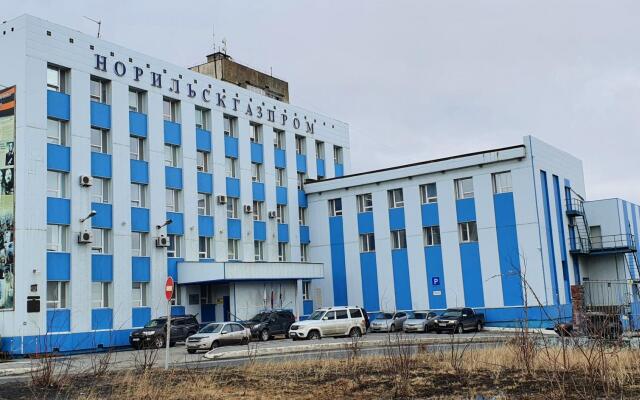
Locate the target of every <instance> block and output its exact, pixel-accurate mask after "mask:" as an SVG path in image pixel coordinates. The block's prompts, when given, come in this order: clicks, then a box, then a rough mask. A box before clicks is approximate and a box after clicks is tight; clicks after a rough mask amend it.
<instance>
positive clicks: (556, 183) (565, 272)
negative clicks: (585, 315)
mask: <svg viewBox="0 0 640 400" xmlns="http://www.w3.org/2000/svg"><path fill="white" fill-rule="evenodd" d="M553 195H554V198H555V201H556V221H557V224H558V238H559V240H560V253H561V254H560V258H561V260H562V282H563V283H564V291H565V292H564V293H565V299H567V302H571V283H570V282H569V263H568V261H567V245H566V236H565V234H564V228H565V226H564V218H563V211H562V195H561V193H560V178H558V176H557V175H553Z"/></svg>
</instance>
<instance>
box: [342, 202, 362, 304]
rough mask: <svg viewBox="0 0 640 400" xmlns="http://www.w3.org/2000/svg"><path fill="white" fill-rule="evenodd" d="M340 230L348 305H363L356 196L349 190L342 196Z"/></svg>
mask: <svg viewBox="0 0 640 400" xmlns="http://www.w3.org/2000/svg"><path fill="white" fill-rule="evenodd" d="M342 232H343V234H344V241H345V243H344V260H345V270H346V276H347V298H348V301H349V305H359V306H362V305H363V300H362V274H361V272H360V243H359V240H360V234H359V233H358V208H357V206H356V196H355V195H354V194H352V193H350V192H347V193H344V196H343V197H342Z"/></svg>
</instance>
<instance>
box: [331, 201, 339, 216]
mask: <svg viewBox="0 0 640 400" xmlns="http://www.w3.org/2000/svg"><path fill="white" fill-rule="evenodd" d="M340 215H342V199H331V200H329V216H330V217H338V216H340Z"/></svg>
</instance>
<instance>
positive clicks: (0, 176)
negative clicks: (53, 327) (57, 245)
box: [0, 86, 16, 311]
mask: <svg viewBox="0 0 640 400" xmlns="http://www.w3.org/2000/svg"><path fill="white" fill-rule="evenodd" d="M15 143H16V88H15V86H14V87H10V88H6V89H3V90H0V311H6V310H13V308H14V305H15V262H14V260H15V253H14V243H13V240H14V235H15V197H14V179H15V174H14V172H15V169H14V168H15Z"/></svg>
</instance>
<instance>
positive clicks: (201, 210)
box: [198, 193, 211, 215]
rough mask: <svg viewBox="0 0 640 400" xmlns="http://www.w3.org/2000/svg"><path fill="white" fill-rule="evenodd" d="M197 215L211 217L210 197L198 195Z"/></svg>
mask: <svg viewBox="0 0 640 400" xmlns="http://www.w3.org/2000/svg"><path fill="white" fill-rule="evenodd" d="M198 215H211V195H210V194H206V193H198Z"/></svg>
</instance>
